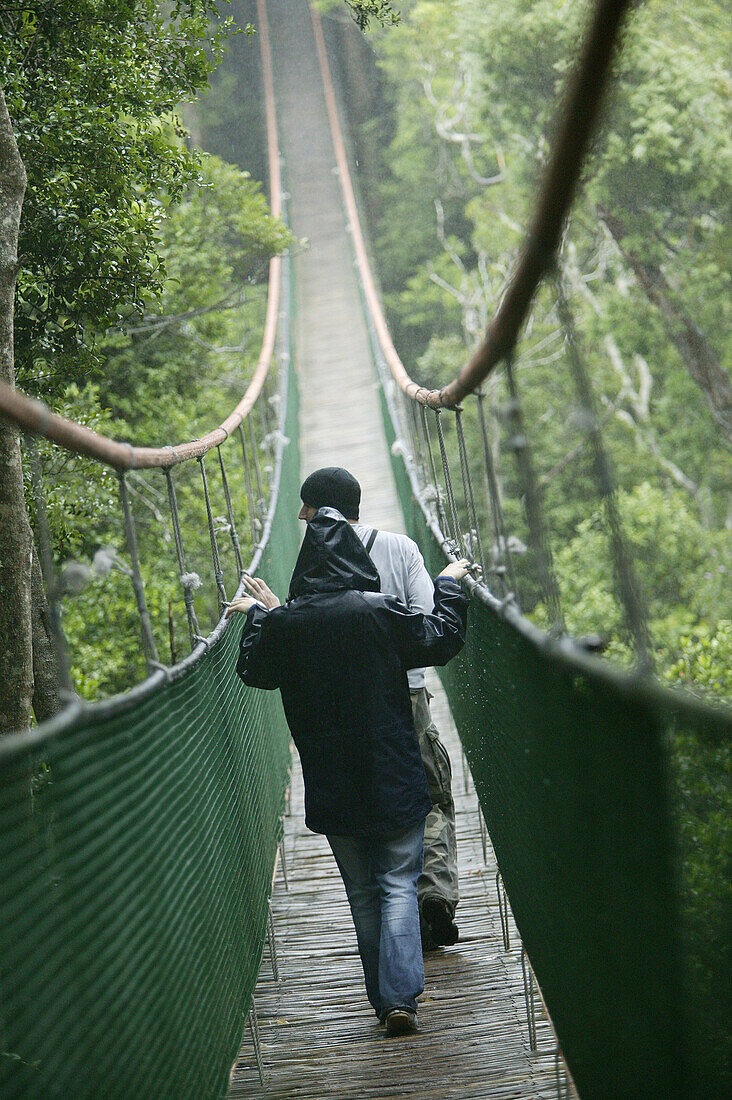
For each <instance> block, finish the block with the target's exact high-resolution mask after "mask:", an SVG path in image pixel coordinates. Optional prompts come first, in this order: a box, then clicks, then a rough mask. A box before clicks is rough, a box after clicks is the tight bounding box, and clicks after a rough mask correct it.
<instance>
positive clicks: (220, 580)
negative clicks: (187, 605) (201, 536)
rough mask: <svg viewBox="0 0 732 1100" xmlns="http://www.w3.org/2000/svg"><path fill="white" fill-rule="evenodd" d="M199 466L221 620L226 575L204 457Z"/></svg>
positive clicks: (225, 603) (199, 460) (225, 601)
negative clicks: (222, 566)
mask: <svg viewBox="0 0 732 1100" xmlns="http://www.w3.org/2000/svg"><path fill="white" fill-rule="evenodd" d="M198 464H199V466H200V467H201V479H202V481H203V497H204V500H205V501H206V516H207V518H208V533H209V537H210V539H211V560H212V561H213V569H214V578H215V580H216V590H217V592H218V597H219V618H221V616H222V615H223V613H224V610H225V608H226V605H227V602H228V601H227V599H226V589H225V588H224V574H223V572H222V571H221V558H220V557H219V544H218V542H217V541H216V528H215V527H214V521H213V512H212V511H211V497H210V496H209V492H208V479H207V477H206V464H205V462H204V460H203V455H201V456H200V457H199V459H198Z"/></svg>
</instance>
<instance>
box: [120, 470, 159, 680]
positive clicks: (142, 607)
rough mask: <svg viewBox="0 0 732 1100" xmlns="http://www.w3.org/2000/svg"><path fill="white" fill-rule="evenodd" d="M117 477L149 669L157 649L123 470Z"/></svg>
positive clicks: (151, 667) (143, 646)
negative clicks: (146, 600)
mask: <svg viewBox="0 0 732 1100" xmlns="http://www.w3.org/2000/svg"><path fill="white" fill-rule="evenodd" d="M117 477H118V478H119V492H120V500H121V502H122V514H123V516H124V523H125V538H126V540H127V551H128V553H129V555H130V566H131V574H132V587H133V589H134V592H135V601H136V603H137V612H138V615H139V616H140V628H141V631H142V648H143V650H144V653H145V662H146V664H147V667H148V670H150V669H154V668H155V666H156V665H157V663H158V650H157V646H156V645H155V638H154V637H153V632H152V624H151V622H150V615H149V613H148V610H147V603H146V602H145V588H144V585H143V581H142V573H141V572H140V556H139V553H138V549H137V534H136V532H135V520H134V516H133V515H132V509H131V507H130V495H129V493H128V491H127V478H126V476H125V474H124V472H123V471H120V472H118V474H117Z"/></svg>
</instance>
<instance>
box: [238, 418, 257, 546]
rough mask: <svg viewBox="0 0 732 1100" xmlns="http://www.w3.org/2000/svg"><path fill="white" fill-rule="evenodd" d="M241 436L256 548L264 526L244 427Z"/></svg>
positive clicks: (252, 530)
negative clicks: (259, 510)
mask: <svg viewBox="0 0 732 1100" xmlns="http://www.w3.org/2000/svg"><path fill="white" fill-rule="evenodd" d="M239 436H240V438H241V453H242V458H243V459H244V480H245V481H246V486H247V503H248V505H249V529H250V531H251V533H252V545H253V546H256V545H257V543H258V541H259V532H260V531H261V530H262V524H261V521H260V519H259V517H258V516H257V507H256V504H255V501H254V489H253V487H252V471H251V468H250V466H249V451H248V449H247V437H246V435H245V434H244V425H243V424H240V425H239Z"/></svg>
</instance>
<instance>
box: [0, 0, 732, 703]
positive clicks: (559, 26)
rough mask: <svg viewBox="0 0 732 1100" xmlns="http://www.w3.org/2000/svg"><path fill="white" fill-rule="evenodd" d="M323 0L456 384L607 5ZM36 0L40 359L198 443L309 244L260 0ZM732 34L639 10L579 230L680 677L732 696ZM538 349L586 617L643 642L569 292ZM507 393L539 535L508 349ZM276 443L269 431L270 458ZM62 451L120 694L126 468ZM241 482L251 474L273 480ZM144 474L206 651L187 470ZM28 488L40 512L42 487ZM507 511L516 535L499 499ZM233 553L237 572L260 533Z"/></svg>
mask: <svg viewBox="0 0 732 1100" xmlns="http://www.w3.org/2000/svg"><path fill="white" fill-rule="evenodd" d="M319 6H320V7H321V10H323V11H324V12H325V13H326V14H327V15H328V18H327V19H326V21H325V27H326V34H327V40H328V44H329V49H330V52H331V63H332V65H333V67H334V70H335V73H336V76H337V77H338V79H339V88H340V97H341V105H342V108H343V109H344V112H346V113H347V117H348V119H349V120H350V142H351V157H352V161H353V163H354V168H355V169H356V173H357V182H358V186H359V190H360V196H361V204H362V209H363V212H364V214H365V217H366V220H367V224H368V227H369V229H370V233H371V241H372V248H373V253H374V257H375V262H376V268H377V272H378V276H379V279H380V282H381V287H382V291H383V297H384V301H385V304H386V307H387V311H388V318H389V322H390V325H391V329H392V333H393V336H394V339H395V343H396V345H397V348H398V350H399V352H400V355H401V356H402V359H403V361H404V363H405V366H406V368H407V370H408V371H409V373H410V374H411V375H412V376H413V377H414V378H416V379H418V380H419V381H421V382H423V383H424V384H425V385H428V386H431V387H436V386H439V385H441V384H444V383H446V382H447V381H449V380H450V379H451V378H452V377H453V376H454V375H455V373H456V372H457V370H458V369H459V368H460V366H461V365H462V364H463V363H464V362H465V360H466V358H467V356H468V354H469V352H470V350H471V349H472V347H474V346H475V344H476V343H477V341H479V339H480V338H481V336H482V335H483V333H484V331H485V329H486V326H487V323H488V321H489V319H490V316H491V314H492V312H493V310H494V309H495V305H496V302H497V301H498V299H499V297H500V294H501V291H502V288H503V287H504V286H505V283H506V280H507V277H508V276H509V274H510V272H511V269H512V265H513V264H514V262H515V260H516V256H517V254H518V250H519V247H520V244H521V241H522V236H523V232H524V230H525V227H526V225H527V222H528V220H529V215H530V212H531V210H532V203H533V201H534V198H535V194H536V188H537V184H538V181H539V178H540V175H541V171H542V168H543V165H544V162H545V159H546V156H547V150H548V147H549V142H550V140H551V134H552V125H553V120H554V119H555V116H556V111H557V105H558V97H559V96H560V95H561V91H562V88H563V84H564V80H565V77H566V74H567V72H568V70H569V68H570V66H571V65H572V63H573V62H574V61H575V60H576V56H577V51H578V46H579V42H580V40H581V36H582V32H583V28H584V26H585V23H586V19H587V15H588V12H589V11H590V10H591V4H590V3H588V2H581V3H574V4H567V3H563V2H560V0H532V2H530V3H529V2H528V0H510V2H509V3H505V2H501V3H498V2H492V0H419V2H415V0H405V2H404V3H402V4H401V5H400V8H399V14H400V17H401V21H400V23H399V24H398V25H394V22H393V18H392V16H393V12H392V10H391V8H390V7H389V5H388V4H382V3H374V2H368V3H367V2H363V3H361V2H357V3H352V4H350V5H348V6H347V5H346V4H344V3H343V0H332V2H329V0H324V2H322V3H321V4H320V5H319ZM349 6H350V8H351V9H352V10H351V11H349ZM35 7H36V12H35V15H32V14H29V15H28V17H27V19H26V20H25V22H23V21H22V20H21V19H18V20H16V22H15V23H14V24H13V27H12V30H13V32H14V33H13V34H11V35H6V36H5V38H4V45H3V47H2V50H3V52H2V55H1V56H0V71H2V75H3V85H4V88H5V95H6V99H7V102H8V107H9V111H10V116H11V119H12V121H13V124H14V128H15V131H16V135H17V140H18V144H19V148H20V152H21V155H22V157H23V160H24V163H25V166H26V171H27V173H28V180H29V182H28V189H27V193H26V198H25V204H24V208H23V220H22V224H21V242H20V251H21V253H22V256H23V263H22V268H21V271H20V275H19V280H18V289H17V308H16V347H15V369H16V378H17V384H18V385H19V387H20V388H22V389H24V390H25V391H26V392H28V393H31V394H33V395H36V396H39V397H41V398H42V399H43V400H44V401H46V402H47V403H48V404H50V405H51V406H52V407H53V408H54V409H56V410H58V411H60V412H62V413H64V414H65V415H68V416H71V417H72V418H74V419H76V420H79V421H81V422H82V423H84V424H87V425H88V426H90V427H94V428H97V429H99V430H101V431H103V432H105V433H107V434H112V435H115V436H117V437H119V438H124V439H128V440H130V441H132V442H134V443H139V444H145V443H150V444H161V443H164V442H171V443H172V442H176V441H179V440H181V439H187V438H192V437H194V436H196V435H197V434H201V433H203V432H204V431H206V430H208V429H209V428H210V427H211V426H212V425H214V424H217V423H219V422H220V421H221V419H222V418H223V417H224V416H225V414H226V412H227V411H228V410H229V409H230V408H231V407H232V406H233V404H235V403H236V401H237V400H238V398H239V396H240V395H241V393H242V392H243V389H244V387H245V385H246V380H247V378H248V376H249V375H250V374H251V371H252V369H253V365H254V364H255V362H256V358H257V354H258V351H259V341H260V334H261V326H262V322H263V316H264V301H265V294H266V273H267V261H268V259H269V257H270V256H271V255H272V254H273V253H275V252H277V251H281V250H283V249H284V248H287V247H291V248H293V249H299V248H305V247H307V242H297V241H293V240H292V238H291V236H290V234H289V233H288V231H287V229H286V228H285V227H284V226H283V225H281V224H280V223H278V222H277V221H276V220H275V219H273V218H271V217H270V216H269V213H268V209H267V204H266V200H265V198H264V193H265V188H266V161H265V139H264V133H263V120H262V97H261V88H260V83H259V80H260V77H259V54H258V46H257V43H256V38H255V36H254V35H253V34H252V33H251V30H252V28H251V27H250V26H249V24H251V23H254V22H255V9H254V4H253V3H251V2H250V0H234V2H233V3H232V4H231V5H220V8H219V9H217V8H216V5H215V4H213V3H209V2H208V0H196V2H190V3H188V4H186V5H183V8H184V9H185V13H187V14H185V18H182V19H179V21H178V23H177V24H173V25H171V24H170V22H169V21H166V19H164V18H163V17H162V15H161V14H160V11H159V10H158V9H159V7H160V6H159V5H157V4H156V3H155V0H135V2H134V3H131V4H130V5H123V6H122V7H120V6H119V5H109V4H105V3H104V2H103V0H85V3H84V4H82V5H79V4H77V3H74V4H72V3H64V2H62V3H56V4H53V5H46V6H44V5H43V4H37V5H36V6H35ZM82 8H83V9H84V10H85V11H86V9H87V8H88V9H89V10H88V12H87V13H86V14H87V15H89V14H90V13H92V12H94V13H96V14H97V15H98V14H99V13H100V12H102V9H104V13H105V19H104V20H102V19H96V20H93V19H87V18H83V14H84V13H83V12H82V11H81V9H82ZM107 9H109V10H107ZM151 14H154V15H155V18H154V19H153V20H152V22H151ZM354 14H355V15H356V16H357V17H358V18H359V19H360V21H361V23H362V24H365V23H369V30H368V32H367V34H366V35H364V34H362V33H361V31H360V30H359V29H358V27H357V25H356V23H355V22H354V19H353V18H352V16H353V15H354ZM222 17H223V18H222ZM3 18H5V19H6V20H7V16H4V17H3ZM228 19H233V25H232V26H227V25H226V21H227V20H228ZM6 29H7V28H6ZM121 38H123V39H124V40H125V41H126V43H127V45H126V48H125V49H124V50H122V51H120V50H119V49H118V48H117V47H118V44H119V41H120V40H121ZM729 46H730V29H729V24H728V20H727V19H726V18H725V10H724V5H723V4H722V3H718V2H716V0H698V2H697V3H696V4H695V5H694V6H693V10H692V9H690V7H689V5H688V4H683V3H680V2H678V0H649V2H648V3H646V4H644V5H641V6H640V7H639V8H638V9H637V10H635V11H634V12H633V15H632V19H631V21H630V26H629V29H628V30H627V32H626V34H625V40H624V50H623V54H622V57H621V59H620V60H619V62H618V64H617V66H616V79H615V82H614V85H613V89H612V93H611V96H610V99H609V102H608V104H607V106H606V109H605V112H604V117H603V122H602V128H601V131H600V133H599V135H598V138H597V140H596V142H595V146H594V151H593V155H592V158H591V161H590V164H589V166H588V169H587V171H586V173H585V176H586V182H585V185H584V187H583V189H582V192H581V195H580V197H579V200H578V202H577V203H576V205H575V208H574V211H573V214H572V217H571V221H570V225H569V229H568V232H567V235H566V239H565V242H564V245H563V249H562V268H563V274H564V281H565V286H566V289H567V292H568V295H569V297H570V299H571V304H572V308H573V311H574V314H575V320H576V323H577V327H578V331H579V336H580V341H581V345H582V350H583V354H584V355H585V357H586V360H587V363H588V368H589V370H590V373H591V376H592V379H593V383H594V386H595V387H596V391H597V394H598V398H599V402H600V412H601V420H602V426H603V432H604V438H605V442H606V445H607V448H608V450H609V453H610V455H611V458H612V461H613V464H614V468H615V471H616V476H617V481H618V486H619V504H620V509H621V513H622V517H623V522H624V525H625V531H626V535H627V537H628V539H629V542H630V544H631V547H632V551H633V555H634V558H635V562H636V566H637V569H638V572H639V574H640V579H641V584H642V588H643V593H644V596H645V600H646V603H647V606H648V612H649V625H650V630H651V635H652V638H653V643H654V648H655V658H656V662H657V669H658V674H659V676H660V677H661V678H662V679H663V680H665V681H667V682H668V683H671V684H676V685H683V686H684V687H686V688H687V689H688V690H690V691H692V692H695V693H697V694H699V695H701V696H704V697H706V698H708V699H713V700H714V699H716V700H721V699H730V698H732V610H731V609H732V582H731V577H732V550H731V545H732V535H731V530H732V495H731V492H730V487H731V486H732V385H731V384H730V380H729V376H728V374H727V373H726V369H725V364H727V363H728V362H729V350H730V348H729V344H730V325H729V320H730V317H729V313H730V294H729V283H730V273H729V265H728V262H727V260H728V256H729V226H730V220H729V198H730V194H729V179H730V161H731V159H732V138H731V137H730V132H731V131H730V127H729V125H728V121H729V118H728V104H729V91H730V76H729V72H728V71H727V70H726V68H725V62H726V59H727V58H728V57H729V53H730V51H729ZM202 150H206V153H205V154H204V153H203V152H202ZM259 181H262V184H263V185H260V182H259ZM518 367H519V372H520V373H519V377H520V381H521V384H522V390H523V395H524V400H525V404H526V414H527V423H528V426H529V430H530V439H531V443H532V447H533V449H534V460H535V464H536V468H537V471H538V476H539V483H540V486H541V490H542V503H543V509H544V515H545V519H546V522H547V524H548V527H549V532H550V541H551V546H552V550H553V558H554V567H555V571H556V574H557V578H558V582H559V587H560V591H561V596H562V602H563V608H564V613H565V617H566V625H567V629H568V631H569V632H570V633H572V634H588V633H599V634H601V635H602V636H603V637H604V638H606V639H607V641H608V647H607V650H606V656H607V657H608V659H610V660H613V661H616V662H620V663H622V664H628V663H629V662H630V660H631V648H630V644H629V640H628V638H627V635H626V631H625V627H624V624H623V618H622V613H621V608H620V604H619V601H618V599H617V598H616V595H615V593H614V585H613V581H612V576H613V569H612V560H611V556H610V551H609V544H608V539H607V535H606V529H605V523H604V518H603V512H602V509H601V507H600V502H599V496H598V491H597V486H596V484H595V483H594V480H593V477H592V468H591V455H590V448H589V446H588V444H587V437H586V434H585V433H584V432H583V430H582V424H581V418H579V417H578V416H577V414H576V409H575V400H574V396H573V390H572V384H571V377H570V374H569V369H568V365H567V361H566V350H565V341H564V333H563V330H562V328H561V326H560V324H559V321H558V318H557V311H556V295H555V292H554V290H553V288H552V286H551V285H548V286H547V287H545V288H544V290H543V291H542V292H541V293H540V295H539V298H538V300H537V302H536V304H535V307H534V309H533V312H532V315H531V319H530V321H529V324H528V326H527V328H526V331H525V333H524V335H523V338H522V340H521V342H520V346H519V355H518ZM486 393H487V398H488V404H489V406H490V408H491V409H493V410H494V411H495V413H496V415H495V416H493V417H492V418H491V432H492V447H493V450H494V456H495V459H496V462H497V464H498V468H499V484H500V489H501V493H502V499H503V507H504V509H505V513H506V521H507V529H508V531H509V532H510V533H511V534H513V535H514V536H515V542H516V545H517V546H518V547H519V549H520V548H521V547H522V546H525V545H527V544H528V541H529V540H528V535H527V531H526V526H525V518H524V514H523V510H522V504H521V499H520V494H519V491H518V486H517V483H516V473H515V468H514V464H513V462H512V461H511V460H512V456H511V455H510V454H506V453H505V450H504V448H503V447H502V441H505V437H506V435H507V431H506V426H505V423H504V422H503V420H502V415H501V414H502V409H503V407H504V404H505V401H506V392H505V383H504V381H503V379H502V378H501V376H500V374H498V375H497V376H496V377H495V378H493V379H491V380H490V381H489V382H488V384H487V386H486ZM270 396H271V402H272V405H273V407H274V405H275V403H276V398H275V396H274V394H271V395H270ZM473 404H474V403H471V405H470V408H468V409H467V410H466V421H467V432H468V445H469V449H470V452H471V458H472V465H473V469H475V470H479V469H480V468H482V441H481V439H480V437H479V432H478V428H477V424H476V423H475V421H474V408H473ZM444 421H445V425H446V429H447V431H448V434H449V432H450V418H449V417H445V418H444ZM268 446H269V448H270V450H269V451H268ZM272 446H273V444H272V441H271V440H270V442H269V444H268V443H267V440H266V439H265V445H264V449H263V452H262V454H261V456H260V457H261V462H262V466H263V468H264V471H265V478H266V476H267V474H268V472H270V467H271V453H270V452H271V447H272ZM41 457H42V462H43V467H44V473H45V474H46V477H45V483H46V486H47V488H48V493H49V500H48V504H49V511H50V519H51V524H52V535H53V540H54V549H55V553H56V556H57V559H58V563H59V565H60V566H62V571H63V576H64V582H63V583H64V585H65V590H66V596H65V599H64V612H63V622H64V628H65V630H66V633H67V635H68V637H69V641H70V646H71V650H72V653H73V663H74V669H73V671H74V678H75V685H76V687H77V690H78V691H79V692H80V694H81V695H82V696H84V697H86V698H89V699H94V698H98V697H100V696H103V695H108V694H111V693H113V692H116V691H119V690H123V689H124V688H126V687H128V686H129V685H130V684H131V683H132V682H134V681H135V680H139V679H140V678H141V677H142V676H143V675H144V661H143V658H142V654H141V651H140V645H139V634H138V625H137V618H136V610H135V605H134V600H133V598H132V590H131V586H130V581H129V576H128V574H127V569H126V564H125V558H124V550H123V537H122V529H121V523H120V518H119V512H118V502H117V486H116V479H115V477H114V475H113V474H112V473H111V472H109V471H107V470H105V469H104V468H102V467H100V466H99V465H98V464H96V463H94V462H92V461H90V460H86V459H83V458H75V457H70V456H69V455H67V454H65V453H63V452H61V451H60V450H58V449H57V448H55V447H53V446H51V445H46V444H43V445H42V446H41ZM193 465H195V464H193ZM196 474H197V471H195V470H194V471H188V470H187V469H183V470H182V471H181V483H180V485H179V496H180V505H181V510H182V513H183V515H182V519H183V523H184V528H185V529H186V531H187V532H192V534H191V535H189V536H188V542H187V545H186V551H187V556H188V559H189V568H190V569H191V570H192V571H194V572H197V573H198V574H199V575H200V577H201V582H202V586H201V590H200V592H199V593H198V594H197V605H199V617H200V619H201V620H202V625H208V626H210V625H212V624H213V622H214V621H215V619H216V618H217V605H216V594H215V587H214V585H213V583H212V578H211V577H210V572H211V571H210V566H209V565H207V547H208V532H207V526H206V522H205V514H204V512H203V504H202V502H201V500H200V499H199V498H200V494H199V493H198V486H197V482H196V480H195V478H196ZM211 476H212V477H214V478H215V476H216V473H215V471H214V472H213V474H212V475H211ZM241 476H242V475H241V474H237V473H236V472H234V473H233V474H232V477H233V479H234V484H233V486H232V488H233V490H234V492H237V493H238V494H239V495H240V497H241V498H243V497H244V495H245V494H244V487H243V484H241V483H240V482H241ZM130 488H131V490H132V492H133V502H134V506H135V509H136V514H137V519H138V524H139V525H140V538H141V542H142V557H143V561H144V562H145V566H146V577H145V580H146V592H147V598H148V603H149V605H150V609H151V615H152V620H153V626H154V629H155V632H156V635H157V641H158V645H159V647H160V651H161V654H162V655H163V659H165V660H174V659H180V658H181V656H183V655H184V652H185V641H186V626H185V616H184V612H183V603H182V599H181V595H180V584H179V580H178V576H177V570H176V568H175V555H174V548H173V545H172V538H171V532H170V531H169V529H168V522H169V521H168V519H167V510H166V508H165V506H164V500H165V484H164V479H163V478H162V476H161V475H159V474H158V475H155V474H149V473H137V474H133V475H132V476H131V478H130ZM28 507H29V511H30V513H31V518H33V504H32V500H31V494H30V493H29V494H28ZM482 518H483V520H484V522H485V528H484V531H483V534H484V543H485V544H487V545H490V542H491V539H490V533H489V516H488V510H487V507H486V511H485V514H484V516H483V517H482ZM100 550H101V551H102V553H99V551H100ZM224 553H225V554H226V553H227V552H226V551H224ZM224 564H225V568H228V570H229V571H230V577H232V576H233V572H232V570H233V554H232V553H231V551H230V550H229V551H228V556H227V557H226V558H225V562H224ZM517 568H518V572H519V582H520V594H521V600H522V608H523V610H524V612H525V613H526V614H528V615H529V617H531V618H533V619H534V621H536V622H538V623H539V624H540V625H544V626H547V625H550V619H549V616H548V613H547V610H546V609H545V607H544V605H543V603H542V599H541V589H540V585H539V583H538V579H537V577H536V576H535V573H534V569H533V566H532V561H531V555H530V554H522V553H519V555H518V557H517ZM110 620H113V621H114V623H115V629H114V631H113V632H111V631H110V629H109V624H110Z"/></svg>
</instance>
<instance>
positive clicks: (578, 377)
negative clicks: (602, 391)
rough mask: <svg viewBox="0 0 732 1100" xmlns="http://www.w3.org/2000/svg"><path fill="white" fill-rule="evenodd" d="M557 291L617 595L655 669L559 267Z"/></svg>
mask: <svg viewBox="0 0 732 1100" xmlns="http://www.w3.org/2000/svg"><path fill="white" fill-rule="evenodd" d="M554 284H555V287H556V292H557V312H558V314H559V321H560V324H561V326H562V328H563V329H564V338H565V345H566V348H567V358H568V359H569V366H570V370H571V372H572V377H573V379H574V385H575V392H576V394H577V401H578V404H579V406H580V410H581V412H582V422H583V424H584V425H585V430H586V431H587V434H588V435H589V437H590V442H591V445H592V453H593V473H594V477H595V481H596V483H597V486H598V490H599V493H600V497H601V499H602V501H603V504H604V506H605V514H606V516H607V525H608V532H609V539H610V551H611V553H612V558H613V571H614V573H615V583H616V585H617V589H618V595H619V596H620V600H621V602H622V605H623V610H624V613H625V621H626V625H627V628H628V631H629V633H630V636H631V638H632V640H633V649H634V651H635V660H636V667H637V669H638V671H639V672H641V673H644V674H646V673H650V672H652V671H653V656H652V652H653V645H652V641H651V636H650V633H649V630H648V623H647V619H646V611H645V607H644V604H643V599H642V596H641V592H640V586H639V584H638V579H637V577H636V574H635V569H634V568H633V561H632V558H631V556H630V554H629V552H628V547H627V543H626V541H625V535H624V534H623V526H622V522H621V519H620V512H619V510H618V502H617V498H616V495H615V478H614V476H613V472H612V469H611V467H610V461H609V459H608V457H607V454H606V452H605V447H604V443H603V439H602V431H601V429H600V421H599V418H598V416H597V410H596V407H595V397H594V393H593V389H592V382H591V381H590V377H589V374H588V372H587V369H586V366H585V363H584V359H583V356H582V355H581V353H580V348H579V341H578V339H577V330H576V328H575V324H574V317H573V315H572V310H571V308H570V305H569V302H568V300H567V296H566V293H565V291H564V286H563V283H562V276H561V272H560V271H559V269H558V268H557V269H556V270H555V274H554Z"/></svg>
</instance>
